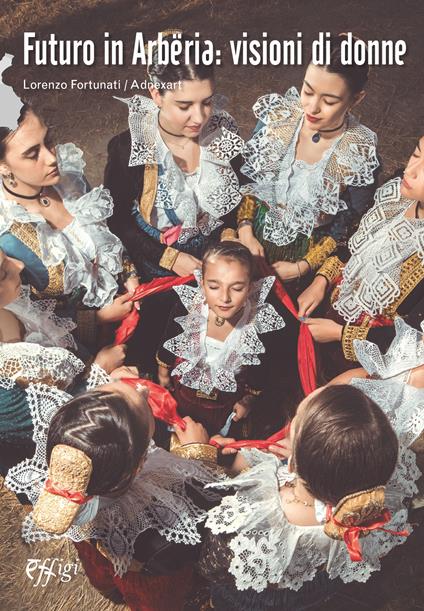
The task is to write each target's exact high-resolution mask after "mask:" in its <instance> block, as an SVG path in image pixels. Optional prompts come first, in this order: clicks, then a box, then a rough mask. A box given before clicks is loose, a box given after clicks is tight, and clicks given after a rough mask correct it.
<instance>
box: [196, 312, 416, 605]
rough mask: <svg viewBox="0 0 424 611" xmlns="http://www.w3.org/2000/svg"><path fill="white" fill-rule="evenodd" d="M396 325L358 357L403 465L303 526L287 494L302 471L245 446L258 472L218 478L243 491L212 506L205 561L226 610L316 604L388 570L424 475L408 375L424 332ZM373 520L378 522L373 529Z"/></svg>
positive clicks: (358, 345) (360, 346) (365, 388)
mask: <svg viewBox="0 0 424 611" xmlns="http://www.w3.org/2000/svg"><path fill="white" fill-rule="evenodd" d="M395 328H396V337H395V339H394V341H393V342H392V344H391V346H390V348H389V350H388V351H387V352H386V354H381V352H380V350H379V348H378V347H377V346H376V345H375V344H373V343H371V342H369V341H359V340H356V341H355V350H356V353H357V358H358V361H360V363H361V364H362V365H363V366H364V367H365V369H366V371H367V372H368V374H369V375H370V376H371V377H370V378H368V379H363V378H358V379H353V380H352V381H351V384H352V385H354V386H356V387H357V388H359V389H360V390H362V392H364V393H365V394H366V395H367V396H369V397H370V398H371V399H373V400H374V401H375V402H376V403H377V404H378V405H379V406H380V407H381V409H382V410H383V411H384V412H385V414H386V415H387V416H388V418H389V420H390V422H391V424H392V426H393V428H394V430H395V432H396V434H397V436H398V439H399V443H400V450H399V458H398V464H397V466H396V468H395V471H394V473H393V475H392V477H391V479H390V481H389V483H388V484H387V485H386V486H385V487H384V486H380V487H378V488H376V489H373V490H372V491H363V492H359V493H356V494H352V495H349V496H347V497H345V498H344V499H342V500H341V501H340V502H339V503H338V505H337V507H335V508H331V512H330V511H329V510H328V508H326V507H325V506H324V505H323V504H322V503H321V502H320V501H317V500H316V501H315V513H316V517H317V521H318V522H320V523H321V524H320V525H317V526H297V525H295V524H291V523H289V522H288V521H287V519H286V518H285V515H284V512H283V510H282V506H281V498H280V493H279V490H280V488H281V486H282V485H284V484H285V483H286V482H290V480H291V479H292V478H293V477H295V476H294V475H293V474H290V473H289V472H288V469H287V467H286V466H284V465H283V466H282V465H281V462H280V461H279V460H278V459H277V458H276V457H275V456H272V455H269V454H264V453H262V452H260V451H258V450H249V451H246V450H243V455H244V457H245V458H246V460H247V462H248V463H249V465H250V468H249V470H247V471H246V472H243V473H242V474H240V475H238V476H237V477H236V478H234V479H232V480H228V481H227V482H222V483H219V484H213V485H212V487H214V488H216V487H220V488H224V487H226V488H228V489H231V488H233V489H235V490H236V494H235V495H230V496H227V497H225V498H224V499H223V501H222V502H221V505H220V506H219V507H215V508H213V509H212V510H210V512H209V515H208V520H207V522H206V526H207V528H208V529H210V531H211V532H212V535H210V536H209V537H208V539H207V540H206V542H205V544H204V545H205V547H204V553H203V554H202V558H201V562H200V568H201V572H202V573H203V574H204V575H205V576H206V577H207V578H208V579H209V580H211V581H212V582H214V583H215V586H212V592H215V596H213V602H214V603H216V604H215V606H216V607H217V608H218V609H220V608H221V605H222V608H233V609H246V610H250V609H251V610H252V611H253V609H254V610H255V611H259V610H262V609H270V608H275V609H278V608H282V607H283V606H285V605H287V606H290V605H292V608H304V607H303V605H305V608H307V607H308V604H312V603H315V604H316V603H317V602H319V600H320V599H322V600H324V599H325V597H327V596H328V594H330V593H331V592H332V590H333V591H334V590H335V589H337V587H339V586H340V584H341V582H344V583H349V582H351V581H360V582H365V581H367V580H368V579H369V577H370V576H371V574H372V572H373V571H376V570H379V569H380V559H381V558H382V557H383V556H385V555H386V554H387V553H388V552H389V551H390V550H391V549H393V548H394V547H396V546H397V545H399V544H400V543H403V542H404V540H405V538H404V535H405V534H406V531H411V526H410V525H409V524H408V523H407V519H408V515H407V509H406V507H405V505H404V500H405V499H407V498H410V497H412V496H413V494H414V493H416V492H417V487H416V485H415V482H416V481H417V480H418V478H419V477H420V476H421V473H420V471H419V469H418V468H417V466H416V462H415V456H414V454H413V452H411V450H409V449H407V448H409V447H410V446H412V447H414V444H415V443H416V441H417V439H418V438H419V437H420V436H421V435H422V432H423V430H424V389H422V388H414V387H412V386H410V385H409V384H408V379H409V374H410V371H411V370H412V369H413V368H414V367H418V366H420V365H422V364H424V342H423V334H422V333H420V332H418V331H416V330H415V329H412V328H411V327H408V326H407V325H406V324H405V323H404V322H403V321H402V320H401V319H397V320H396V323H395ZM387 510H388V511H389V513H390V516H389V515H388V514H387V513H386V514H385V512H386V511H387ZM389 518H390V519H389ZM384 520H387V522H385V521H384ZM364 521H367V524H368V526H369V528H368V529H367V528H366V527H365V528H362V529H356V530H357V531H358V532H357V534H359V537H364V538H361V539H360V545H359V547H358V545H357V544H356V543H355V541H354V539H355V536H353V535H354V531H355V523H357V524H360V523H363V522H364ZM371 522H377V526H376V527H374V528H371V527H370V523H371ZM352 526H353V528H352ZM385 529H386V530H385ZM364 535H367V536H364ZM345 541H346V542H347V543H348V544H349V545H348V546H346V545H345ZM225 569H226V570H227V571H228V572H229V574H228V573H227V574H225V572H224V571H225ZM322 569H324V570H322ZM229 579H230V582H229ZM290 590H292V591H290ZM293 591H296V592H293ZM297 592H298V594H297Z"/></svg>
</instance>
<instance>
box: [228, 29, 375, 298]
mask: <svg viewBox="0 0 424 611" xmlns="http://www.w3.org/2000/svg"><path fill="white" fill-rule="evenodd" d="M344 39H345V36H344V35H340V36H337V37H333V38H332V40H331V45H332V47H331V49H332V50H331V57H330V63H329V64H328V65H326V66H317V65H314V64H312V63H311V64H309V66H308V68H307V70H306V73H305V77H304V80H303V85H302V90H301V93H300V96H299V94H298V92H297V91H296V89H294V88H292V89H290V90H289V91H288V92H287V93H286V95H285V96H281V95H279V94H271V95H266V96H263V97H261V98H259V100H258V101H257V102H256V104H255V106H254V107H253V109H254V112H255V115H256V117H257V119H258V121H259V123H258V125H257V128H256V130H255V133H254V135H253V136H252V138H251V140H249V142H248V143H247V145H246V149H245V152H244V157H245V161H246V163H245V164H244V166H243V167H242V172H243V173H244V174H245V175H246V176H247V177H248V178H249V179H250V180H251V181H252V183H251V184H248V185H246V186H244V187H243V188H242V191H243V192H244V193H245V197H244V199H243V202H242V204H241V205H240V207H239V209H238V213H237V216H238V234H239V237H240V240H241V241H242V243H243V244H245V245H246V246H247V247H248V248H249V249H250V250H251V252H252V253H253V254H255V255H260V256H265V257H266V258H267V260H268V261H269V263H271V264H273V266H274V269H275V271H276V272H277V274H278V276H279V277H280V278H281V279H282V280H296V279H298V280H300V278H301V277H302V276H305V275H307V274H308V273H309V272H310V271H314V270H316V269H317V268H318V267H319V266H320V265H322V264H323V263H324V261H325V260H326V258H327V257H328V256H329V255H330V254H331V253H332V252H333V251H334V249H335V248H336V245H337V243H338V242H340V241H344V240H346V239H347V237H348V236H349V235H350V234H351V233H352V232H353V231H354V228H355V226H357V224H358V222H359V220H360V218H361V216H362V215H363V213H364V211H365V210H366V208H367V206H368V204H369V202H370V201H371V198H372V194H373V192H374V181H375V174H376V170H377V168H378V166H379V162H378V159H377V154H376V145H377V138H376V135H375V134H374V133H373V132H372V131H371V130H369V129H368V128H367V127H365V126H363V125H361V123H359V121H358V120H357V119H356V118H355V117H354V116H353V115H352V114H351V110H352V109H354V108H355V107H356V106H357V105H358V104H360V102H361V101H362V100H363V98H364V96H365V91H364V87H365V85H366V82H367V78H368V68H367V66H366V65H363V66H357V65H351V66H344V65H342V63H341V53H340V45H341V43H342V41H343V40H344ZM290 290H292V289H290ZM293 290H294V287H293ZM295 292H297V290H296V291H295Z"/></svg>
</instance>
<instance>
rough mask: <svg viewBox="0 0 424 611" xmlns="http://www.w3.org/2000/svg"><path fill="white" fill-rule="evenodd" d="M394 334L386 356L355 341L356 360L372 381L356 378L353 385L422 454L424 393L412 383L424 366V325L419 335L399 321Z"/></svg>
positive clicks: (396, 323)
mask: <svg viewBox="0 0 424 611" xmlns="http://www.w3.org/2000/svg"><path fill="white" fill-rule="evenodd" d="M394 331H395V334H396V335H395V337H394V339H393V341H392V342H391V344H390V346H389V349H388V350H387V351H386V352H385V353H383V352H382V351H381V349H380V348H379V346H377V344H375V343H373V342H370V341H368V340H358V339H356V340H354V342H353V346H354V350H355V355H356V359H357V361H359V363H360V364H361V365H362V367H363V368H364V369H365V370H366V372H367V373H368V377H367V378H353V379H352V381H351V384H352V385H353V386H356V387H357V388H359V389H360V390H362V392H364V393H365V394H366V395H367V396H368V397H370V398H371V399H373V401H375V402H376V403H377V404H378V405H379V406H380V407H381V409H382V410H383V411H384V412H385V413H386V414H387V416H388V417H389V419H390V422H391V423H392V426H393V428H394V429H395V430H396V431H401V432H402V438H401V440H402V443H403V444H404V445H406V446H408V447H409V446H410V447H412V449H413V450H414V451H415V452H417V453H418V452H419V453H420V454H422V450H423V448H422V441H423V438H422V433H423V430H424V389H423V388H416V387H414V386H411V384H410V383H409V381H410V377H411V372H412V370H413V369H414V368H416V367H420V366H421V365H424V333H423V331H424V322H422V323H421V330H420V331H418V330H417V329H414V328H413V327H410V326H409V325H407V324H406V323H405V322H404V321H403V320H402V318H400V317H398V318H396V320H395V324H394ZM420 438H421V439H420Z"/></svg>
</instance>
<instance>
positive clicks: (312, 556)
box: [206, 448, 421, 592]
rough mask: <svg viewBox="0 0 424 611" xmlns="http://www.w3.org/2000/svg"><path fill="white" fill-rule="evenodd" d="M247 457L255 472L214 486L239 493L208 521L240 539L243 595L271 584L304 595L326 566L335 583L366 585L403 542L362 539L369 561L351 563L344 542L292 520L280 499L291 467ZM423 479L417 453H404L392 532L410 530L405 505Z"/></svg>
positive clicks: (236, 566) (391, 490)
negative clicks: (303, 589)
mask: <svg viewBox="0 0 424 611" xmlns="http://www.w3.org/2000/svg"><path fill="white" fill-rule="evenodd" d="M242 452H243V456H245V457H246V458H247V459H248V462H249V463H250V464H252V465H253V466H252V468H251V469H249V470H248V471H246V472H244V473H242V474H240V475H238V476H237V477H235V478H233V479H231V480H226V481H225V482H221V483H215V484H212V485H211V486H210V487H212V488H220V489H226V488H227V489H228V488H229V489H231V488H233V489H235V490H236V493H235V494H234V495H231V496H226V497H224V499H223V500H222V502H221V504H220V505H219V506H218V507H214V508H213V509H211V510H210V511H209V512H208V519H207V521H206V527H207V528H209V529H210V530H211V531H212V533H213V534H215V535H218V534H221V533H228V534H234V535H235V536H234V537H233V538H232V539H231V541H230V543H229V547H230V548H231V550H232V552H233V555H234V557H233V559H232V561H231V564H230V568H229V571H230V573H231V574H232V575H233V576H234V578H235V583H236V586H237V588H238V589H239V590H246V589H248V588H252V589H254V590H255V591H257V592H262V591H263V590H264V589H265V588H266V587H268V585H270V584H276V585H277V587H279V588H290V589H292V590H299V589H300V588H301V587H302V585H303V583H305V582H306V581H312V579H313V578H314V577H315V575H316V573H317V570H319V569H320V568H321V567H322V566H325V567H326V570H327V572H328V573H329V576H330V577H331V578H332V579H334V578H336V577H340V578H341V579H342V580H343V581H344V582H350V581H367V579H368V578H369V577H370V575H371V573H372V572H373V571H375V570H378V569H379V568H380V558H381V557H383V556H385V555H386V554H387V553H388V552H389V551H390V550H391V549H392V548H394V547H396V546H397V545H399V544H400V543H403V542H404V539H403V538H402V537H397V538H396V537H393V536H391V535H388V534H387V533H384V532H380V531H374V532H372V533H370V535H369V536H368V537H365V538H364V539H362V540H361V544H362V549H363V556H364V561H362V562H352V561H351V560H350V558H349V554H348V552H347V549H346V546H345V545H344V542H342V541H336V540H333V539H330V538H328V537H327V536H326V535H325V533H324V528H323V526H322V525H317V526H296V525H294V524H290V523H289V522H288V521H287V519H286V517H285V515H284V511H283V507H282V504H281V499H280V494H279V487H280V485H281V484H282V483H284V481H287V480H289V479H290V478H291V477H292V474H290V473H288V470H287V467H281V463H280V461H279V460H278V459H277V458H276V457H275V456H272V455H269V454H265V453H263V452H259V451H258V450H249V451H246V450H243V451H242ZM420 475H421V474H420V472H419V470H418V469H417V467H416V464H415V458H414V455H413V453H412V452H411V451H410V450H406V449H405V448H402V449H401V451H400V454H399V461H398V465H397V467H396V469H395V472H394V474H393V476H392V478H391V480H390V482H389V483H388V485H387V488H386V502H387V507H388V509H389V510H390V511H391V513H392V520H391V522H390V524H389V525H388V528H391V529H394V530H402V529H405V528H407V529H408V530H411V526H410V525H409V524H408V523H407V511H406V509H405V508H404V506H403V500H404V498H406V497H409V496H411V495H412V494H413V493H414V492H415V491H416V486H415V484H414V482H415V481H416V480H417V479H418V477H419V476H420Z"/></svg>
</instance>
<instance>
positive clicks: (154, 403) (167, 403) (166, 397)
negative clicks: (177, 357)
mask: <svg viewBox="0 0 424 611" xmlns="http://www.w3.org/2000/svg"><path fill="white" fill-rule="evenodd" d="M121 382H125V384H129V385H130V386H137V385H138V384H141V385H142V386H145V387H146V388H147V389H148V390H149V395H148V397H147V402H148V404H149V405H150V407H151V409H152V412H153V415H154V417H155V418H158V419H159V420H162V421H163V422H165V423H166V424H169V425H171V426H173V425H174V424H176V425H177V426H179V427H180V428H181V429H182V430H183V431H185V428H186V423H185V421H184V420H183V419H182V418H181V416H180V415H179V414H178V412H177V402H176V400H175V399H174V397H173V396H172V395H171V393H170V392H169V390H166V388H164V387H163V386H160V385H159V384H155V383H154V382H151V381H150V380H143V379H142V378H121Z"/></svg>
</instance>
